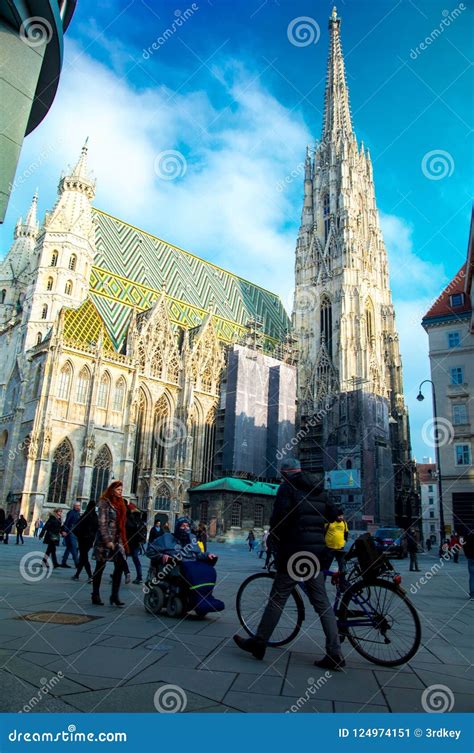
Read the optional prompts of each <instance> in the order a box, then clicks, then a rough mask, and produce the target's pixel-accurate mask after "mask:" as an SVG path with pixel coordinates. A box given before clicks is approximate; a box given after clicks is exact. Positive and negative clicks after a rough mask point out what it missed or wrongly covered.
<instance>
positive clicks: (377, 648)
mask: <svg viewBox="0 0 474 753" xmlns="http://www.w3.org/2000/svg"><path fill="white" fill-rule="evenodd" d="M338 626H339V631H340V633H341V634H342V635H346V636H347V637H348V638H349V641H350V642H351V644H352V645H353V646H354V648H355V650H356V651H357V652H358V653H359V654H360V655H361V656H363V657H364V658H365V659H368V660H369V661H370V662H372V663H373V664H379V665H380V666H382V667H397V666H399V665H400V664H405V663H406V662H407V661H410V659H411V658H412V657H413V656H414V655H415V654H416V652H417V651H418V649H419V647H420V641H421V624H420V618H419V617H418V612H417V611H416V609H415V607H414V606H413V604H412V603H411V601H410V600H409V599H408V598H407V596H406V595H405V593H404V591H402V590H401V589H400V588H399V587H398V586H397V585H395V584H394V583H390V581H386V580H381V579H380V580H375V581H374V582H373V583H370V584H366V583H363V582H362V581H359V582H358V583H354V585H353V586H351V587H350V588H349V589H348V590H347V591H346V592H345V594H344V596H343V599H342V602H341V607H340V609H339V612H338Z"/></svg>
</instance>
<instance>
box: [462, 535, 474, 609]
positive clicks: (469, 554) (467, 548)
mask: <svg viewBox="0 0 474 753" xmlns="http://www.w3.org/2000/svg"><path fill="white" fill-rule="evenodd" d="M463 548H464V554H465V556H466V559H467V571H468V573H469V598H470V599H474V532H473V531H471V533H468V534H467V536H466V539H465V541H464V547H463Z"/></svg>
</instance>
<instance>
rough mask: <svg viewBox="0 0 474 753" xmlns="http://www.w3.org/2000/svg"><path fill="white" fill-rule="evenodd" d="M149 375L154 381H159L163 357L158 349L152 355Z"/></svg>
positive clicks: (161, 373)
mask: <svg viewBox="0 0 474 753" xmlns="http://www.w3.org/2000/svg"><path fill="white" fill-rule="evenodd" d="M150 374H151V376H152V377H155V378H156V379H161V377H162V375H163V355H162V353H161V350H160V348H157V349H156V350H155V352H154V353H153V357H152V359H151V366H150Z"/></svg>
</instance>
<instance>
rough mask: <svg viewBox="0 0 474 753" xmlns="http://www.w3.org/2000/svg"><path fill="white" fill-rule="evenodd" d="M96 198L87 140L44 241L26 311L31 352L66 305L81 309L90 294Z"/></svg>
mask: <svg viewBox="0 0 474 753" xmlns="http://www.w3.org/2000/svg"><path fill="white" fill-rule="evenodd" d="M94 196H95V181H94V180H93V178H92V177H91V175H90V174H89V171H88V167H87V140H86V143H85V144H84V146H83V147H82V150H81V154H80V157H79V159H78V161H77V163H76V165H75V167H74V168H73V169H72V170H68V171H67V172H66V173H64V174H63V175H62V176H61V178H60V181H59V185H58V199H57V201H56V204H55V206H54V208H53V210H52V211H51V212H47V213H46V216H45V220H44V225H43V227H42V228H41V231H40V233H39V236H38V240H37V246H36V262H35V267H34V269H33V271H32V278H31V283H30V286H29V288H28V291H27V295H26V301H25V307H24V311H23V325H24V327H25V329H26V332H25V343H24V347H25V349H28V348H30V347H32V346H33V345H35V344H37V343H38V342H40V341H41V339H44V336H45V335H46V334H47V332H48V331H49V330H50V328H51V326H52V324H53V323H54V322H55V321H56V319H57V316H58V314H59V312H60V310H61V308H62V307H63V306H68V307H77V306H79V305H80V304H81V303H82V302H83V301H84V300H85V299H86V297H87V295H88V292H89V277H90V272H91V266H92V262H93V259H94V253H95V237H94V223H93V217H92V205H91V202H92V200H93V198H94Z"/></svg>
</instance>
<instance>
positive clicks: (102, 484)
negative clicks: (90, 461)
mask: <svg viewBox="0 0 474 753" xmlns="http://www.w3.org/2000/svg"><path fill="white" fill-rule="evenodd" d="M111 469H112V453H111V452H110V450H109V448H108V447H107V445H106V444H104V445H103V446H102V447H101V448H100V450H99V452H98V453H97V455H96V456H95V459H94V467H93V469H92V483H91V493H90V497H89V498H90V499H91V500H98V499H99V498H100V496H101V494H102V492H103V491H104V490H105V489H107V487H108V485H109V480H110V472H111Z"/></svg>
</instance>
